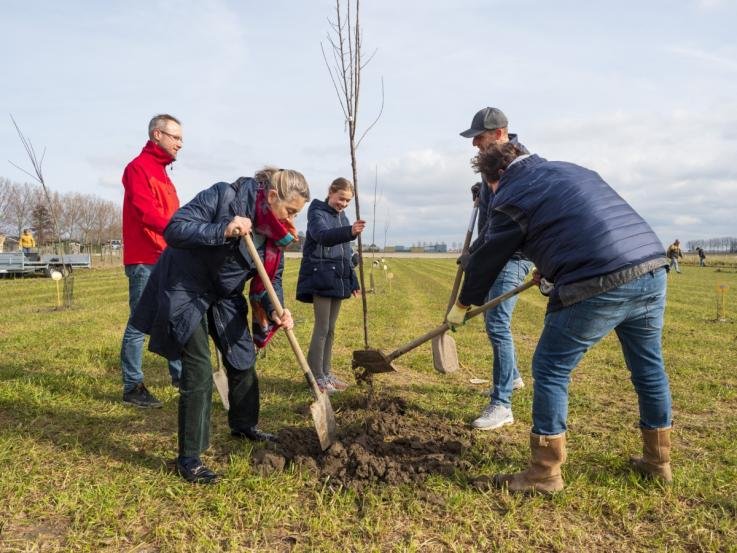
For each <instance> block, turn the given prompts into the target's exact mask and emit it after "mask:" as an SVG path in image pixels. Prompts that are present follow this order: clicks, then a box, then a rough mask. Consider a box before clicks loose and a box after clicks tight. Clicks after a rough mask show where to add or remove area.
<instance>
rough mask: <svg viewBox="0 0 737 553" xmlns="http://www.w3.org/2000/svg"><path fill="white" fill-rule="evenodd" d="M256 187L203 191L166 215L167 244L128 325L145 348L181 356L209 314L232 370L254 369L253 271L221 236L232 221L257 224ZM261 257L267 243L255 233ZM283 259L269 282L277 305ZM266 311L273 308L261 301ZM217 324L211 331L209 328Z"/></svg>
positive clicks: (241, 184) (239, 244)
mask: <svg viewBox="0 0 737 553" xmlns="http://www.w3.org/2000/svg"><path fill="white" fill-rule="evenodd" d="M258 187H259V185H258V183H257V182H256V181H255V180H254V179H252V178H247V177H242V178H240V179H238V180H237V181H236V182H234V183H232V184H230V183H226V182H219V183H217V184H215V185H213V186H211V187H210V188H208V189H207V190H203V191H202V192H200V193H199V194H197V196H195V198H194V199H193V200H192V201H191V202H189V203H188V204H187V205H185V206H183V207H181V208H180V209H179V210H178V211H177V212H176V213H175V214H174V216H173V217H172V218H171V221H169V224H168V225H167V227H166V230H165V231H164V238H165V239H166V243H167V244H168V247H167V248H166V249H165V250H164V253H163V254H162V255H161V257H160V258H159V261H158V262H157V263H156V265H155V266H154V269H153V272H152V273H151V277H150V278H149V281H148V285H147V286H146V289H145V290H144V292H143V295H142V296H141V299H140V301H139V302H138V307H137V308H136V310H135V312H134V314H133V318H132V324H133V326H135V327H136V328H138V329H139V330H141V331H142V332H145V333H146V334H150V335H151V340H150V342H149V349H150V350H151V351H153V352H154V353H158V354H160V355H163V356H164V357H166V358H168V359H179V358H180V357H181V352H182V349H183V347H184V344H186V343H187V341H188V340H189V338H190V337H191V336H192V332H193V331H194V329H195V327H196V326H197V325H198V324H200V322H201V321H202V318H203V317H204V316H206V314H207V313H208V310H209V314H210V323H211V324H210V329H209V330H210V334H211V335H213V337H214V338H215V340H216V341H217V342H218V345H219V348H220V349H221V351H222V353H223V355H224V356H225V358H226V359H227V361H228V362H229V363H230V365H232V366H233V367H234V368H236V369H240V370H244V369H248V368H250V367H253V365H254V363H255V360H256V352H255V348H254V344H253V340H252V338H251V333H250V331H249V328H248V318H247V314H248V303H247V301H246V299H245V297H244V296H243V289H244V286H245V283H246V281H248V280H249V279H251V278H253V277H254V276H255V275H256V274H257V272H256V268H255V266H254V265H253V261H252V260H251V256H250V255H249V254H248V250H247V249H246V245H245V243H243V241H242V240H239V239H235V238H229V239H226V238H225V228H226V227H227V226H228V223H229V222H230V221H231V220H232V219H233V217H234V216H236V215H239V216H241V217H248V218H250V219H251V220H252V221H253V220H254V214H255V205H256V192H257V190H258ZM253 239H254V243H255V244H256V247H257V249H258V250H259V254H260V256H261V258H262V260H263V251H264V239H263V237H262V236H260V235H258V234H254V235H253ZM283 269H284V257H283V256H282V259H281V264H280V266H279V268H278V270H277V272H276V275H275V277H274V279H273V284H274V289H275V290H276V293H277V295H278V296H279V300H280V301H281V300H282V298H283V292H282V286H281V277H282V272H283ZM262 305H263V306H264V310H265V311H266V313H271V311H272V310H273V306H272V305H271V302H270V301H269V299H268V297H266V296H265V297H264V298H263V299H262ZM213 327H214V328H213Z"/></svg>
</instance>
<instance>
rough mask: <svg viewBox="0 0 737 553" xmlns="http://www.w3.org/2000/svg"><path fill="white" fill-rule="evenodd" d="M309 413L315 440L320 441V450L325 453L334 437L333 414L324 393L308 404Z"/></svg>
mask: <svg viewBox="0 0 737 553" xmlns="http://www.w3.org/2000/svg"><path fill="white" fill-rule="evenodd" d="M310 413H311V414H312V422H313V424H314V425H315V431H316V432H317V439H318V440H320V449H322V450H323V451H325V450H326V449H327V448H329V447H330V446H331V445H333V443H334V442H335V436H336V431H335V428H336V426H335V413H334V412H333V406H332V405H331V403H330V400H329V399H328V396H327V394H326V393H324V392H321V393H320V396H319V397H318V398H317V399H315V401H313V402H312V403H310Z"/></svg>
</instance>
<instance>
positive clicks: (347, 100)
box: [321, 0, 384, 349]
mask: <svg viewBox="0 0 737 553" xmlns="http://www.w3.org/2000/svg"><path fill="white" fill-rule="evenodd" d="M341 1H342V0H336V1H335V16H336V19H335V21H330V24H331V27H332V29H333V33H334V36H331V35H330V34H329V35H328V42H329V44H330V46H331V53H332V60H333V61H332V65H331V63H330V62H329V61H328V57H327V54H326V53H325V49H324V48H322V54H323V59H324V60H325V65H326V66H327V68H328V73H329V74H330V79H331V81H332V83H333V87H334V88H335V93H336V94H337V96H338V102H339V104H340V108H341V110H342V111H343V115H344V116H345V122H346V125H347V127H348V137H349V140H348V146H349V148H350V153H351V170H352V172H353V175H352V176H353V189H354V198H355V203H356V219H361V206H360V202H359V194H358V162H357V159H356V150H357V149H358V147H359V146H360V145H361V141H362V140H363V138H364V137H365V136H366V133H368V132H369V131H370V130H371V128H372V127H373V126H374V125H375V124H376V122H377V121H378V120H379V117H381V113H382V111H383V109H384V88H383V81H382V93H381V109H380V110H379V115H378V116H377V117H376V119H375V120H374V122H373V123H371V124H370V125H369V126H368V127H367V128H366V130H365V131H364V132H363V134H361V136H360V138H358V140H356V129H357V121H358V98H359V95H360V91H361V69H362V68H363V67H364V66H365V65H366V63H368V61H371V57H372V56H371V57H369V60H368V61H367V62H365V63H362V61H361V26H360V0H355V9H354V14H353V16H352V15H351V5H352V0H346V5H347V7H346V17H345V18H343V13H342V9H341ZM321 47H322V44H321ZM357 241H358V274H359V281H360V283H361V292H362V293H361V305H362V307H363V340H364V345H365V347H366V348H367V349H368V347H369V343H368V306H367V304H366V285H365V279H364V269H363V240H362V239H361V235H360V234H359V235H358V236H357Z"/></svg>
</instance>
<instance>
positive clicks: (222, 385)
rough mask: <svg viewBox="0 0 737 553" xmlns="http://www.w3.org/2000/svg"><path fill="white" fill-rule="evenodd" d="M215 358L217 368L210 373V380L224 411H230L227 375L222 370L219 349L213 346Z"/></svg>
mask: <svg viewBox="0 0 737 553" xmlns="http://www.w3.org/2000/svg"><path fill="white" fill-rule="evenodd" d="M215 360H216V361H217V369H218V370H216V371H215V372H213V373H212V380H213V382H214V383H215V388H217V391H218V395H219V396H220V401H222V402H223V407H224V408H225V410H226V411H230V401H228V375H227V374H225V371H224V370H223V362H222V360H221V356H220V350H219V349H218V348H217V346H216V347H215Z"/></svg>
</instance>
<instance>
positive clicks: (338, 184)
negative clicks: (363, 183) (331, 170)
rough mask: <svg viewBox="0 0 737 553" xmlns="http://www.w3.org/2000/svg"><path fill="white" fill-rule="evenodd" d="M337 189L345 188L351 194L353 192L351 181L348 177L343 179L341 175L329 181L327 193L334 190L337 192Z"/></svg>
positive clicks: (331, 192)
mask: <svg viewBox="0 0 737 553" xmlns="http://www.w3.org/2000/svg"><path fill="white" fill-rule="evenodd" d="M338 190H347V191H348V192H350V193H351V194H354V192H353V183H352V182H351V181H349V180H348V179H344V178H343V177H338V178H337V179H335V180H334V181H333V182H331V183H330V188H328V194H333V193H334V192H337V191H338Z"/></svg>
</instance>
